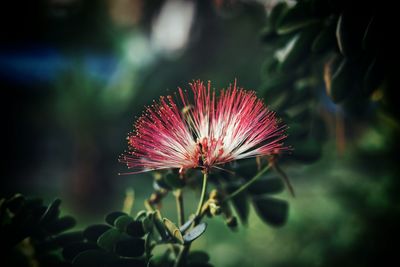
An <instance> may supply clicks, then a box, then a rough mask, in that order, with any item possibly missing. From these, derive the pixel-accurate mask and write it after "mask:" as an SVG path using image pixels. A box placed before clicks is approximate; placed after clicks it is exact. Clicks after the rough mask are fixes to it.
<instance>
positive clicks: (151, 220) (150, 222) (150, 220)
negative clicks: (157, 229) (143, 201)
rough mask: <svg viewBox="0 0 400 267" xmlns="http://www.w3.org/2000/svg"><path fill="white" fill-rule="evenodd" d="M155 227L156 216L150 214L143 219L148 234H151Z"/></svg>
mask: <svg viewBox="0 0 400 267" xmlns="http://www.w3.org/2000/svg"><path fill="white" fill-rule="evenodd" d="M153 225H154V214H153V213H148V214H147V216H146V218H144V219H143V229H144V231H145V232H146V233H148V232H151V231H152V230H153Z"/></svg>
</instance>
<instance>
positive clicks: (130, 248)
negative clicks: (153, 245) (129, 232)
mask: <svg viewBox="0 0 400 267" xmlns="http://www.w3.org/2000/svg"><path fill="white" fill-rule="evenodd" d="M144 245H145V242H144V239H142V238H134V237H130V238H127V239H124V240H121V241H118V242H117V243H116V245H115V252H116V253H117V254H118V255H119V256H122V257H131V258H135V257H140V256H142V255H143V253H144V249H145V248H144Z"/></svg>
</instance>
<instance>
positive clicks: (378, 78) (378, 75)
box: [363, 58, 385, 96]
mask: <svg viewBox="0 0 400 267" xmlns="http://www.w3.org/2000/svg"><path fill="white" fill-rule="evenodd" d="M384 77H385V73H384V71H383V69H382V67H381V66H380V64H379V62H378V61H377V58H374V59H373V60H372V61H371V63H370V64H369V66H368V68H367V70H366V72H365V75H364V81H363V83H364V92H365V94H366V95H367V96H369V95H370V94H371V93H372V92H373V91H375V90H376V89H378V88H379V86H380V85H381V84H382V82H383V80H384Z"/></svg>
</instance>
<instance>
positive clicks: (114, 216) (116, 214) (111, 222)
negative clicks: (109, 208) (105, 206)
mask: <svg viewBox="0 0 400 267" xmlns="http://www.w3.org/2000/svg"><path fill="white" fill-rule="evenodd" d="M125 215H128V214H126V213H125V212H122V211H113V212H111V213H109V214H107V215H106V218H105V220H106V222H107V223H108V224H109V225H111V226H114V224H115V220H116V219H118V218H119V217H121V216H125Z"/></svg>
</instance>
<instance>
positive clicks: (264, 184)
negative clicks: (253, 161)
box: [247, 178, 285, 195]
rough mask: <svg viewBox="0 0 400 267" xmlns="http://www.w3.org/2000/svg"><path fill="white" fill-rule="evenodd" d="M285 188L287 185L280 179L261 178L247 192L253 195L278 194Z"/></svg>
mask: <svg viewBox="0 0 400 267" xmlns="http://www.w3.org/2000/svg"><path fill="white" fill-rule="evenodd" d="M284 188H285V185H284V184H283V182H282V180H281V179H279V178H261V179H259V180H257V181H255V182H254V183H253V184H252V185H250V186H249V188H248V189H247V191H248V192H249V193H250V194H252V195H263V194H277V193H280V192H282V191H283V189H284Z"/></svg>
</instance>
